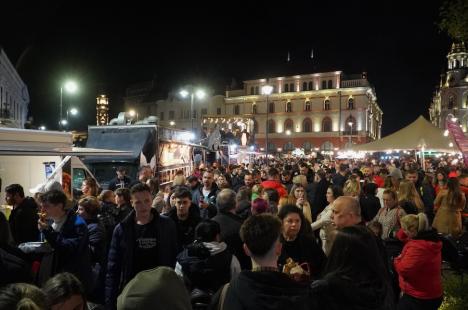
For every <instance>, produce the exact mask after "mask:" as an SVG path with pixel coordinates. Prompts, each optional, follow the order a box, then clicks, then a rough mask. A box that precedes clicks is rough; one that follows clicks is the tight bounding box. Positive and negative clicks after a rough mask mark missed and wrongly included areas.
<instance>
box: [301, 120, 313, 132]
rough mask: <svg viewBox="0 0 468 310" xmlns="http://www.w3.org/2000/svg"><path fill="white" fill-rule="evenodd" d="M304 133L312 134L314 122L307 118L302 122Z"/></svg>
mask: <svg viewBox="0 0 468 310" xmlns="http://www.w3.org/2000/svg"><path fill="white" fill-rule="evenodd" d="M302 131H303V132H312V121H311V120H310V118H306V119H304V121H303V122H302Z"/></svg>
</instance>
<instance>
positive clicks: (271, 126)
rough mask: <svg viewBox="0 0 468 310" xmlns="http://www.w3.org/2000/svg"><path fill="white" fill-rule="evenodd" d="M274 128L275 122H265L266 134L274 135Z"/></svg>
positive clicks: (270, 120)
mask: <svg viewBox="0 0 468 310" xmlns="http://www.w3.org/2000/svg"><path fill="white" fill-rule="evenodd" d="M275 128H276V123H275V121H274V120H272V119H269V120H268V122H267V131H268V133H275V132H276V130H275Z"/></svg>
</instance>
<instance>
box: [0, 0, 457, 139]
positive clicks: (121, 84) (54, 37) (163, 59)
mask: <svg viewBox="0 0 468 310" xmlns="http://www.w3.org/2000/svg"><path fill="white" fill-rule="evenodd" d="M35 2H40V1H35ZM41 2H43V3H45V1H41ZM63 2H64V3H65V1H63ZM95 2H100V1H95ZM152 2H154V4H152V6H154V7H152V6H151V5H149V4H148V3H145V4H143V3H140V4H138V2H137V1H131V2H128V4H120V3H119V4H117V3H116V2H113V3H111V2H110V3H109V4H107V5H106V6H103V5H102V4H95V5H90V4H84V3H82V2H70V1H67V2H66V3H73V5H72V6H70V5H69V4H68V5H67V4H47V5H46V4H37V3H34V4H32V3H27V2H26V1H17V2H16V4H13V5H11V6H8V7H7V8H5V7H4V8H2V11H3V13H2V14H1V15H2V18H0V45H1V46H2V47H3V48H4V49H5V51H6V53H7V55H8V56H9V58H10V60H11V61H12V62H13V63H14V64H15V65H16V66H17V68H18V71H19V73H20V75H21V77H22V78H23V80H24V81H25V83H26V84H27V85H28V87H29V93H30V96H31V104H30V113H31V114H32V115H33V117H34V120H35V123H36V124H37V125H39V124H46V125H47V126H48V127H49V128H53V127H54V126H55V124H56V123H57V121H58V113H59V93H60V91H59V89H60V83H61V81H63V80H65V79H66V78H67V77H70V78H74V79H76V80H77V81H78V82H79V83H80V90H81V91H80V93H79V94H77V95H74V96H70V95H67V96H66V97H64V102H66V103H70V104H72V105H74V106H78V107H79V109H80V110H81V111H82V113H81V117H80V119H79V121H78V120H77V121H75V123H73V126H74V127H81V128H86V124H87V123H91V124H94V122H95V98H96V96H97V95H98V94H99V93H101V92H103V91H104V92H105V93H106V94H108V95H109V97H110V102H111V117H115V116H116V114H117V113H118V112H119V111H121V109H122V102H123V101H122V96H123V94H124V91H125V87H126V86H127V85H129V84H131V83H135V82H139V81H145V80H150V79H152V78H153V77H156V79H157V82H158V87H159V89H160V91H161V92H163V93H167V91H169V90H172V89H177V88H179V87H180V86H181V85H184V84H185V83H199V84H202V85H205V86H207V87H211V88H212V89H214V90H215V92H216V93H219V94H222V93H223V91H224V89H225V86H226V85H229V84H230V83H231V80H232V78H235V79H236V80H237V81H238V82H239V85H241V83H240V82H241V81H242V80H246V79H254V78H260V77H268V76H279V75H288V74H301V73H312V72H320V71H323V70H342V71H344V72H345V73H350V74H352V73H360V72H362V71H367V72H368V78H369V80H370V82H371V83H372V84H373V85H374V86H375V88H376V93H377V97H378V101H379V104H380V106H381V108H382V110H383V112H384V123H383V134H384V135H386V134H388V133H391V132H393V131H395V130H397V129H399V128H401V127H402V126H404V125H406V124H408V123H409V122H411V121H412V120H414V119H415V118H416V117H417V116H418V115H420V114H424V115H426V116H427V108H428V106H429V103H430V99H431V96H432V92H433V90H434V86H435V85H436V84H437V83H438V81H439V76H440V73H441V71H442V70H443V69H444V68H445V63H446V58H445V56H446V54H447V51H448V49H449V44H450V41H449V39H448V38H447V36H446V34H444V33H440V32H439V30H438V28H437V26H436V21H437V18H438V9H439V7H440V4H441V1H440V0H435V1H426V2H419V1H408V0H406V1H400V0H397V1H389V0H384V1H358V0H355V1H281V2H273V1H268V2H263V1H262V2H260V1H249V2H241V1H230V2H227V1H218V2H217V3H216V4H203V3H202V1H197V2H196V4H193V2H191V3H192V4H184V3H183V2H180V1H172V2H169V4H164V5H163V4H162V3H161V2H160V1H152ZM413 2H414V3H413ZM416 2H417V3H416ZM311 49H314V58H313V59H310V57H309V55H310V51H311ZM288 50H289V51H290V55H291V62H289V63H287V62H286V56H287V53H288Z"/></svg>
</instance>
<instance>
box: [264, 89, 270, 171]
mask: <svg viewBox="0 0 468 310" xmlns="http://www.w3.org/2000/svg"><path fill="white" fill-rule="evenodd" d="M266 108H267V114H266V133H265V155H266V156H265V157H266V164H267V166H268V132H269V131H270V123H269V122H268V112H269V110H270V107H269V106H268V95H266Z"/></svg>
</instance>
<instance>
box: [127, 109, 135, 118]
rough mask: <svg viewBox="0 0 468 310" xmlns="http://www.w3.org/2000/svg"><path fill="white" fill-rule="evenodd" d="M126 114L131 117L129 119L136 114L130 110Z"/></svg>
mask: <svg viewBox="0 0 468 310" xmlns="http://www.w3.org/2000/svg"><path fill="white" fill-rule="evenodd" d="M128 114H129V115H130V116H131V117H134V116H135V115H136V112H135V110H130V111H128Z"/></svg>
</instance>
